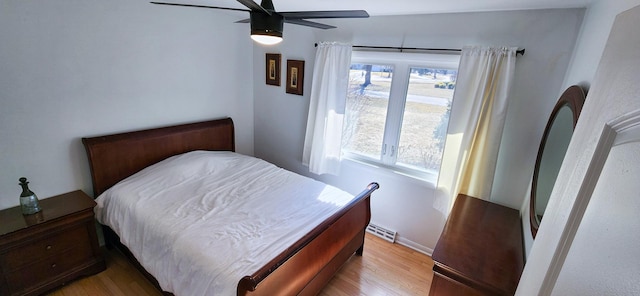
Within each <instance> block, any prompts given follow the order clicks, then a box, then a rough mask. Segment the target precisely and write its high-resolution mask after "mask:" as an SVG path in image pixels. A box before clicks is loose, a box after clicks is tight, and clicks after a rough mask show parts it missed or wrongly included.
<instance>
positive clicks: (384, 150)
mask: <svg viewBox="0 0 640 296" xmlns="http://www.w3.org/2000/svg"><path fill="white" fill-rule="evenodd" d="M382 155H387V144H384V145H382Z"/></svg>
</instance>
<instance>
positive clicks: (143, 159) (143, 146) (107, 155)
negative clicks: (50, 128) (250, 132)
mask: <svg viewBox="0 0 640 296" xmlns="http://www.w3.org/2000/svg"><path fill="white" fill-rule="evenodd" d="M82 143H83V144H84V147H85V149H86V151H87V157H88V158H89V166H90V169H91V181H92V182H93V194H94V196H96V197H97V196H98V195H100V194H101V193H102V192H104V191H105V190H107V189H109V188H110V187H111V186H113V185H115V184H116V183H118V182H120V181H121V180H123V179H125V178H127V177H129V176H131V175H133V174H135V173H137V172H138V171H140V170H142V169H144V168H145V167H148V166H150V165H152V164H154V163H157V162H159V161H161V160H163V159H166V158H168V157H171V156H174V155H178V154H182V153H185V152H189V151H194V150H210V151H235V136H234V128H233V121H232V120H231V118H224V119H217V120H210V121H204V122H196V123H189V124H182V125H175V126H169V127H161V128H154V129H147V130H140V131H133V132H127V133H119V134H112V135H105V136H99V137H91V138H82Z"/></svg>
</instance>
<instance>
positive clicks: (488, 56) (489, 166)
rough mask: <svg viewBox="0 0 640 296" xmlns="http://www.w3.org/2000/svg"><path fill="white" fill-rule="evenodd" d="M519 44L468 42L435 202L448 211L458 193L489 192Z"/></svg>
mask: <svg viewBox="0 0 640 296" xmlns="http://www.w3.org/2000/svg"><path fill="white" fill-rule="evenodd" d="M516 51H517V48H516V47H497V48H489V47H464V48H463V49H462V56H461V59H460V66H459V68H458V79H457V82H456V90H455V93H454V95H453V104H452V106H451V117H450V118H451V119H450V122H449V127H448V129H447V139H446V144H445V149H444V155H443V160H442V168H441V171H440V176H439V180H438V199H437V201H438V200H439V202H438V204H437V207H438V208H439V209H441V210H442V211H441V212H443V213H447V214H448V212H449V210H450V208H451V206H452V205H453V201H454V200H455V198H456V196H457V195H458V193H463V194H467V195H470V196H474V197H477V198H482V199H489V198H490V197H491V187H492V185H493V177H494V173H495V169H496V161H497V158H498V150H499V147H500V140H501V138H502V131H503V128H504V121H505V118H506V115H507V105H508V101H509V100H508V95H509V89H510V87H511V82H512V80H513V73H514V69H515V59H516Z"/></svg>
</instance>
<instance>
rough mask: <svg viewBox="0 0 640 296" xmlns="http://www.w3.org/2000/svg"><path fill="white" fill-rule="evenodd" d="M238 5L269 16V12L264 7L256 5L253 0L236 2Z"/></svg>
mask: <svg viewBox="0 0 640 296" xmlns="http://www.w3.org/2000/svg"><path fill="white" fill-rule="evenodd" d="M237 1H238V2H240V4H242V5H244V6H246V7H248V8H249V9H251V10H252V11H261V12H264V13H266V14H268V15H271V11H268V10H266V9H265V8H264V7H262V6H260V5H258V3H255V2H253V0H237Z"/></svg>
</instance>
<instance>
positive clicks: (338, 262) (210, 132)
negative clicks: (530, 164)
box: [82, 118, 378, 295]
mask: <svg viewBox="0 0 640 296" xmlns="http://www.w3.org/2000/svg"><path fill="white" fill-rule="evenodd" d="M82 142H83V144H84V145H85V148H86V152H87V156H88V160H89V166H90V169H91V178H92V182H93V190H94V195H95V196H96V197H98V196H101V195H102V194H103V193H104V194H105V195H106V194H108V193H109V192H111V191H113V190H115V188H119V187H118V186H120V184H118V183H126V182H129V180H130V179H131V178H133V177H137V176H138V175H140V174H142V175H145V174H143V173H144V172H146V171H147V170H150V169H151V168H155V167H156V166H161V165H165V162H168V161H174V159H176V158H181V157H186V156H185V155H190V156H189V157H192V156H193V157H205V156H206V157H209V155H214V156H215V157H219V156H224V157H231V158H232V159H234V160H235V159H236V158H245V157H244V156H240V155H236V154H234V153H233V152H234V151H235V143H234V127H233V121H232V120H231V119H230V118H224V119H218V120H211V121H205V122H197V123H190V124H181V125H176V126H169V127H162V128H155V129H148V130H141V131H134V132H127V133H120V134H113V135H106V136H99V137H90V138H83V139H82ZM211 151H217V152H211ZM249 161H254V162H255V161H257V160H251V159H250V160H249ZM201 162H203V161H201V160H197V161H195V163H201ZM261 165H263V166H265V167H268V166H269V165H266V164H261ZM270 169H273V168H270ZM252 170H254V169H252ZM141 171H142V172H141ZM250 171H251V170H248V171H247V172H250ZM242 174H243V175H244V174H245V173H242ZM269 174H271V173H269ZM298 176H299V175H298ZM217 178H220V177H217ZM292 178H293V179H300V178H305V177H301V176H299V177H292ZM306 179H308V178H306ZM123 180H124V181H123ZM214 181H215V180H214ZM214 181H212V182H214ZM309 182H315V181H309ZM244 183H248V182H246V181H245V182H244ZM116 184H118V186H114V185H116ZM225 184H226V183H225ZM111 187H114V188H113V189H111V190H110V188H111ZM138 187H140V186H138ZM259 187H260V188H264V187H269V186H265V185H264V184H262V185H259ZM285 187H286V186H285ZM277 188H280V187H277ZM376 189H378V184H377V183H371V184H369V185H368V186H367V187H366V188H365V189H364V190H363V191H362V192H361V193H360V194H358V195H356V196H355V197H353V196H352V197H351V199H350V200H348V201H345V202H344V203H342V204H341V206H340V207H339V208H337V209H336V210H335V211H333V212H330V213H328V214H326V217H323V218H322V220H321V221H320V222H318V223H316V224H313V225H310V226H305V227H306V229H307V230H305V232H304V233H302V234H300V233H299V234H297V235H296V236H295V237H294V238H289V240H290V242H289V243H287V245H286V246H282V247H280V248H279V249H278V248H276V249H274V250H276V252H275V253H272V254H270V255H269V256H268V257H266V258H262V259H261V261H259V265H256V266H253V267H251V269H250V270H251V271H250V272H247V273H246V274H244V275H241V276H238V278H237V279H234V285H235V289H234V290H235V292H236V294H237V295H315V294H317V293H318V292H319V291H320V290H322V288H323V287H324V285H325V284H326V283H327V282H328V281H329V280H330V279H331V278H332V277H333V275H334V274H335V273H336V272H337V271H338V270H339V269H340V267H341V266H342V265H343V264H344V263H345V262H346V261H347V260H348V259H349V258H350V257H351V256H352V255H353V254H354V253H355V254H357V255H362V252H363V247H364V233H365V228H366V226H367V224H368V223H369V220H370V217H371V212H370V196H371V193H372V192H373V191H375V190H376ZM126 190H128V189H126ZM126 190H125V192H126ZM232 190H235V191H237V190H241V189H232ZM276 191H277V190H276ZM297 192H298V195H299V196H301V195H302V194H300V191H299V190H298V191H297ZM254 195H255V194H254ZM264 195H265V196H278V195H279V193H277V194H276V193H274V192H271V190H270V191H268V192H266V193H265V194H264ZM135 196H137V195H135ZM296 198H297V197H296ZM255 205H256V207H257V208H260V207H259V206H261V205H260V204H255ZM125 208H126V207H125ZM260 211H262V210H260ZM172 223H173V222H172ZM127 227H128V226H127ZM114 228H116V227H114ZM158 228H160V227H158ZM103 231H104V236H105V242H106V245H107V247H112V246H113V247H117V248H118V249H120V250H121V251H122V252H123V253H124V254H125V255H127V256H128V257H129V258H130V260H131V261H132V262H133V263H134V265H135V266H136V267H138V268H139V269H140V270H141V272H142V273H143V274H144V275H145V276H146V277H148V278H149V279H150V280H151V282H152V283H154V284H155V285H156V286H157V287H158V288H159V289H160V290H163V289H162V288H161V287H167V286H169V287H171V289H169V290H172V289H173V286H172V285H171V284H168V283H166V282H165V281H166V279H165V278H166V276H162V275H160V274H158V275H160V277H159V278H158V276H157V275H156V274H153V273H154V272H149V271H147V270H145V268H144V267H143V265H145V264H142V263H141V261H144V260H138V258H137V257H141V258H143V259H144V257H146V256H145V254H144V253H142V254H141V253H139V251H137V252H138V253H137V257H136V255H134V253H136V251H134V252H132V250H138V249H139V248H131V250H130V249H129V246H126V242H128V241H127V240H126V239H125V240H124V241H125V243H124V244H123V243H122V242H121V240H122V239H121V238H120V235H121V234H120V233H118V231H116V230H114V229H112V228H111V227H109V226H106V225H103ZM201 232H202V231H201ZM128 236H130V235H128ZM123 238H124V236H123ZM183 240H185V241H186V240H188V238H184V237H180V239H179V241H180V242H182V241H183ZM147 244H149V243H147ZM154 247H155V248H156V249H158V248H163V247H162V246H161V245H158V246H154ZM188 249H193V248H188ZM176 250H177V249H176ZM176 250H173V249H172V250H171V252H170V253H172V252H175V251H176ZM207 253H214V254H217V253H220V254H226V253H225V250H223V249H215V248H214V249H212V251H211V252H207ZM208 255H211V254H208ZM174 256H175V257H177V258H186V256H187V255H186V254H185V255H184V256H185V257H182V256H183V255H182V254H177V255H174ZM244 259H251V258H242V260H238V261H245V260H244ZM146 265H147V266H149V265H148V264H146ZM199 276H200V277H202V276H205V277H208V276H209V274H204V275H203V274H200V275H199ZM190 278H195V277H191V276H190ZM164 290H167V289H164ZM170 292H173V293H175V294H176V295H181V291H175V292H174V291H170ZM164 293H165V294H167V295H171V294H172V293H169V292H166V291H165V292H164ZM211 293H215V291H208V292H206V293H204V294H211ZM216 295H217V294H216Z"/></svg>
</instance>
